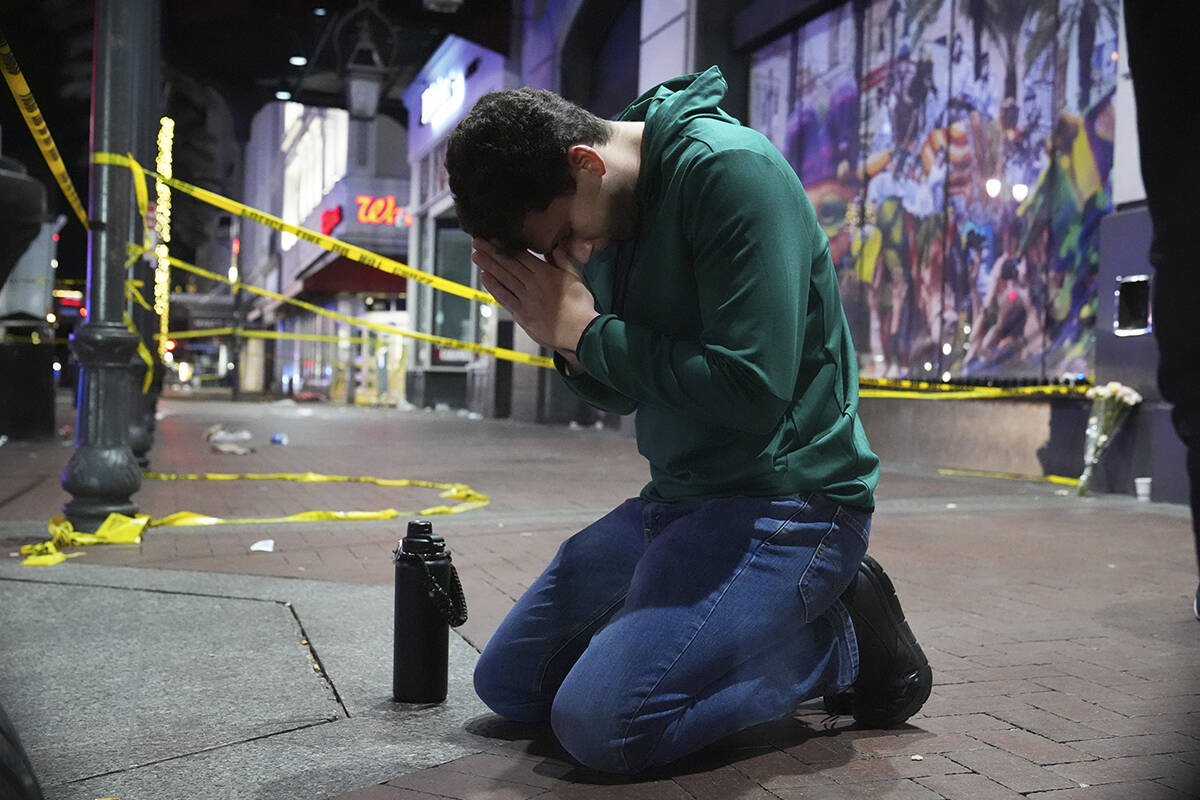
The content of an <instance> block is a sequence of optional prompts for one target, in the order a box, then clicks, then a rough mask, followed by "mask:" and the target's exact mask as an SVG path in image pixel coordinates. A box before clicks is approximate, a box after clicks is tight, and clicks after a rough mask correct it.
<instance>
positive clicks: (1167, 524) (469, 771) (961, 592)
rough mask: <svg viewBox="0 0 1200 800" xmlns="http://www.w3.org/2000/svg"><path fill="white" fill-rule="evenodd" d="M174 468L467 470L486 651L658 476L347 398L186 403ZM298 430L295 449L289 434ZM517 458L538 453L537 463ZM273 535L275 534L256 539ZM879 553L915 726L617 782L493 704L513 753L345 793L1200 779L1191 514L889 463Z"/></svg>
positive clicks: (895, 788)
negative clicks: (921, 663) (915, 660)
mask: <svg viewBox="0 0 1200 800" xmlns="http://www.w3.org/2000/svg"><path fill="white" fill-rule="evenodd" d="M163 409H164V411H165V412H166V413H167V416H165V417H164V419H162V420H161V421H160V423H159V434H158V444H157V445H156V448H155V450H153V451H152V453H151V458H152V464H151V468H152V469H154V470H157V471H171V472H202V471H220V472H251V471H253V472H273V471H304V470H313V471H318V472H326V473H339V474H351V475H363V474H366V475H376V476H380V477H408V478H422V479H427V480H437V481H460V482H465V483H467V484H469V485H471V486H472V487H473V488H475V489H477V490H479V491H482V492H485V493H487V494H490V495H491V496H492V498H493V502H492V504H491V505H490V506H488V507H487V508H485V509H481V510H478V511H472V512H468V513H466V514H462V515H458V516H453V517H439V518H434V521H435V527H436V529H437V530H438V531H439V532H441V533H442V534H443V535H445V536H446V537H447V539H448V540H449V542H450V545H451V547H452V549H453V550H454V559H455V563H456V564H457V565H458V566H459V570H460V573H461V574H462V577H463V582H464V585H465V587H466V591H467V594H468V598H469V600H470V603H471V620H470V621H469V622H468V623H467V625H465V626H464V627H463V628H461V629H460V631H461V632H462V633H463V634H464V635H465V637H466V638H467V639H468V641H470V642H471V643H472V644H473V645H475V646H476V648H479V647H481V646H482V645H483V643H484V642H486V640H487V637H488V636H489V635H490V634H491V631H492V630H494V628H495V626H496V624H497V623H498V622H499V620H500V619H501V618H502V616H503V614H504V613H505V611H507V609H508V608H509V607H510V606H511V604H512V602H513V601H514V599H515V598H516V597H517V596H518V595H519V594H520V592H521V591H522V590H523V589H524V588H525V587H526V586H528V584H529V582H530V581H531V580H532V579H533V578H534V577H535V576H536V575H537V573H538V572H539V571H540V569H541V568H542V567H543V566H544V565H545V563H546V562H547V561H548V560H549V558H550V556H551V555H552V554H553V552H554V550H555V549H556V548H557V546H558V543H559V542H560V541H561V540H562V539H563V537H564V536H566V535H568V534H569V533H571V532H573V531H574V530H576V529H578V528H579V527H581V526H582V525H584V524H586V523H587V522H589V521H591V520H592V519H593V518H595V517H596V516H598V515H599V514H602V513H604V512H605V511H607V510H608V509H609V508H610V507H612V506H613V505H615V504H616V503H617V502H619V500H620V499H622V498H623V497H625V496H628V495H630V494H633V493H636V491H637V490H638V488H640V485H641V483H642V481H643V480H644V476H645V467H644V465H643V463H642V461H641V459H640V458H639V457H638V456H637V454H636V451H635V448H634V445H633V442H632V441H631V440H629V439H627V438H624V437H622V436H620V435H618V434H615V433H613V432H608V431H592V430H582V431H570V430H567V429H565V428H549V427H545V426H528V425H519V424H512V423H505V422H493V421H475V420H469V419H466V418H463V417H458V416H455V415H453V414H438V413H422V412H419V411H417V412H399V411H395V410H380V409H346V408H339V407H331V406H319V407H308V406H268V405H262V404H241V405H234V404H230V403H220V402H181V401H173V402H170V403H164V404H163ZM218 422H221V423H227V424H230V425H233V426H238V427H241V426H244V427H246V428H247V429H249V430H251V431H252V432H253V433H254V439H253V441H252V444H255V445H257V446H258V452H256V453H254V454H253V455H250V456H244V457H237V456H223V455H218V454H215V453H210V452H208V451H207V449H206V447H205V446H204V445H203V443H202V442H201V440H200V436H201V433H202V431H203V430H204V429H205V428H206V427H208V426H209V425H211V424H214V423H218ZM274 432H286V433H288V435H289V438H290V441H291V444H290V445H289V446H287V447H271V446H269V445H266V444H265V442H266V441H267V440H268V438H269V436H270V434H271V433H274ZM69 454H70V448H69V447H63V446H59V445H58V444H56V443H49V444H47V443H39V444H37V445H29V444H25V443H20V442H10V443H9V444H8V445H6V446H4V447H3V448H0V481H2V483H0V486H3V487H4V488H3V489H0V538H3V539H6V540H9V541H7V542H5V544H6V545H8V547H6V550H8V549H11V545H12V544H13V543H15V542H16V541H20V540H27V539H29V538H33V537H37V536H40V535H42V534H43V533H44V530H45V527H44V526H45V519H46V517H48V516H49V515H50V514H52V513H54V512H55V511H56V510H57V508H58V507H59V506H60V505H61V503H62V502H63V501H64V500H65V499H67V498H66V495H65V494H64V493H63V492H62V490H61V489H60V488H59V487H58V482H57V481H58V477H57V476H58V473H59V472H60V471H61V469H62V466H63V464H65V462H66V459H67V457H68V456H69ZM514 467H515V468H514ZM135 501H136V502H138V503H139V505H140V506H141V508H142V510H143V511H145V512H147V513H150V514H151V515H153V516H159V517H160V516H163V515H165V514H167V513H171V512H173V511H178V510H183V509H187V510H192V511H199V512H203V513H207V514H215V515H220V516H232V517H241V516H245V517H259V516H265V515H270V514H284V513H294V512H296V511H300V510H306V509H313V508H330V509H348V508H355V509H367V508H385V507H389V506H391V507H396V508H401V509H414V508H419V507H422V506H426V505H432V504H434V503H435V502H440V501H438V500H437V499H436V497H435V493H433V492H431V491H429V490H419V489H382V488H378V487H369V486H345V485H331V484H276V483H265V482H264V483H257V482H238V483H191V482H189V483H179V482H161V481H147V482H146V483H145V484H144V486H143V489H142V491H141V492H139V493H138V495H136V496H135ZM402 526H403V520H402V519H401V520H392V521H383V522H364V523H329V524H308V525H262V524H256V525H246V526H220V527H214V528H164V529H157V530H155V531H153V532H151V533H150V534H148V535H147V536H146V537H145V538H144V540H143V543H142V544H141V545H140V546H138V545H131V546H109V547H101V548H91V549H89V550H88V551H87V555H85V556H84V558H86V559H87V560H88V561H89V562H91V563H108V564H125V565H137V566H150V567H161V568H170V569H188V570H202V571H203V570H209V571H217V572H233V573H243V574H259V575H278V576H285V577H306V578H316V579H325V580H334V581H348V582H365V583H378V584H384V585H386V584H388V583H389V582H390V581H391V578H392V570H391V561H390V550H391V548H392V547H393V546H394V543H395V540H396V538H397V536H398V535H400V534H401V531H402ZM264 538H272V539H274V540H275V545H276V548H275V551H274V552H272V553H250V552H249V549H248V548H249V545H250V544H251V543H252V542H254V541H257V540H260V539H264ZM871 552H872V553H873V554H875V555H876V556H877V557H878V558H879V559H880V560H881V561H882V562H883V563H884V564H885V565H886V566H887V567H888V570H889V573H890V574H891V575H892V576H893V578H894V579H895V582H896V584H897V589H898V591H899V593H900V596H901V599H902V600H903V602H904V604H905V610H906V612H907V613H908V616H909V619H910V621H911V623H912V625H913V627H914V629H915V630H916V632H917V635H918V637H919V638H920V639H921V641H922V644H923V645H924V647H925V649H926V652H927V653H928V655H929V657H930V660H931V662H932V664H933V667H934V676H935V681H936V684H937V685H936V686H935V689H934V693H933V696H932V697H931V698H930V700H929V702H928V703H927V704H926V706H925V708H924V709H923V711H922V714H921V715H919V716H918V717H915V718H914V719H913V720H911V724H910V725H909V726H906V727H905V728H903V729H901V730H896V731H865V730H855V729H854V728H853V727H851V726H850V725H849V724H848V721H847V720H844V719H840V720H831V719H827V718H826V717H825V715H824V714H823V713H822V712H820V711H819V709H816V708H814V707H813V706H812V705H811V704H810V705H808V706H806V707H804V708H802V709H801V710H800V711H799V713H798V714H797V715H796V716H795V717H794V718H790V719H787V720H783V721H780V722H777V723H772V724H769V725H765V726H760V727H759V728H755V729H752V730H750V731H746V732H744V733H742V734H739V735H738V736H735V737H731V738H730V739H728V740H726V741H723V742H721V743H719V744H718V745H717V746H714V747H713V748H711V749H710V750H708V751H706V752H704V753H701V754H699V755H697V756H695V757H693V758H691V759H688V760H687V761H686V762H685V763H682V764H678V765H676V766H675V767H674V768H672V769H671V770H669V771H666V772H663V773H659V774H654V775H647V776H642V777H641V778H639V779H637V780H633V781H624V780H614V779H612V778H609V777H606V776H602V775H598V774H596V773H591V772H588V771H586V770H583V769H581V768H579V767H577V766H575V765H573V764H572V763H571V761H570V759H569V757H567V756H566V755H565V753H563V752H562V751H561V750H559V749H558V747H557V745H556V744H555V743H554V742H553V739H552V738H551V737H549V736H548V735H547V733H546V731H544V730H538V729H531V728H526V727H521V726H515V725H511V724H508V723H504V722H503V721H501V720H499V719H498V718H492V719H488V720H485V721H483V722H481V723H480V724H479V726H478V730H474V731H473V732H474V733H478V734H482V735H484V736H487V737H488V738H489V739H491V740H492V741H494V742H495V746H494V747H491V748H489V749H488V750H487V751H485V752H481V753H479V754H476V755H472V756H468V757H465V758H461V759H458V760H456V761H451V762H449V763H446V764H443V765H441V766H438V767H434V768H431V769H427V770H423V771H420V772H416V773H411V774H408V775H402V776H398V777H397V778H395V779H393V780H391V781H389V782H388V783H386V784H383V785H380V786H373V787H367V788H364V789H362V790H360V791H358V792H354V793H351V794H349V795H343V796H342V797H343V798H361V799H363V800H366V799H368V798H379V799H380V800H383V799H385V798H392V799H394V800H402V799H403V800H427V799H428V798H459V799H460V800H467V798H514V799H520V798H532V797H538V798H543V800H550V799H551V798H559V797H564V798H565V797H570V798H630V799H631V800H632V799H634V798H655V800H657V799H658V798H664V799H666V800H671V798H696V799H697V800H699V799H701V798H714V800H715V799H716V798H722V799H724V798H746V799H747V800H750V799H753V798H762V799H763V800H770V798H781V800H796V799H798V798H828V799H829V800H838V799H839V798H868V797H869V798H904V799H907V798H914V799H924V798H928V799H929V800H936V799H937V798H971V799H972V800H974V799H976V798H978V799H980V800H988V798H1015V797H1032V798H1047V799H1057V798H1062V799H1063V800H1073V798H1076V797H1082V798H1086V799H1087V800H1093V799H1094V800H1103V798H1122V799H1124V798H1130V799H1131V800H1155V799H1156V798H1163V799H1164V800H1166V799H1167V798H1173V799H1176V800H1181V799H1183V798H1196V797H1200V781H1197V776H1198V775H1200V659H1197V656H1196V654H1197V652H1198V647H1200V624H1198V623H1197V622H1196V621H1195V620H1194V619H1193V618H1192V617H1191V613H1190V597H1191V594H1192V592H1193V591H1194V588H1195V585H1196V568H1195V560H1194V557H1193V553H1192V551H1191V536H1190V530H1189V525H1188V519H1187V515H1186V509H1182V508H1180V507H1173V506H1163V505H1159V504H1154V505H1147V504H1138V503H1136V502H1135V501H1133V500H1131V499H1129V498H1124V497H1100V498H1088V499H1083V500H1081V499H1078V498H1075V497H1072V496H1062V495H1061V494H1059V493H1056V492H1055V490H1054V489H1053V488H1050V487H1048V486H1045V485H1040V484H1033V483H1020V482H1009V481H983V480H977V479H965V478H946V477H942V476H940V475H938V474H937V473H936V472H934V471H931V470H928V469H922V468H916V467H900V466H897V465H888V468H886V469H885V473H884V478H883V481H882V483H881V488H880V492H879V510H878V513H877V515H876V519H875V523H874V528H873V531H872V545H871Z"/></svg>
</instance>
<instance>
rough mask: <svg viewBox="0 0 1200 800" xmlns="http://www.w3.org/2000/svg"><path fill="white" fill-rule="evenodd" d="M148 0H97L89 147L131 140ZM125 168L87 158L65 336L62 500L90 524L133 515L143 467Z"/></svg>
mask: <svg viewBox="0 0 1200 800" xmlns="http://www.w3.org/2000/svg"><path fill="white" fill-rule="evenodd" d="M153 2H154V0H96V30H95V71H94V73H93V77H92V142H91V145H92V146H91V150H92V152H96V153H99V152H108V153H128V152H131V151H132V150H133V149H134V135H133V125H132V122H133V120H134V118H135V112H137V111H139V110H140V109H139V108H138V107H137V104H136V100H135V98H134V97H133V87H134V72H135V70H136V69H140V68H141V66H142V65H141V59H142V58H143V57H144V56H145V53H144V52H143V47H144V46H143V44H142V42H143V41H144V38H143V37H142V36H141V33H140V32H141V31H142V29H143V27H144V26H145V25H146V24H147V19H148V18H149V16H150V14H151V13H152V10H153V9H152V3H153ZM132 198H133V184H132V173H131V172H130V171H129V170H128V169H125V168H123V167H117V166H109V165H98V164H92V165H91V166H90V168H89V181H88V216H89V219H90V222H89V225H90V228H91V230H90V231H89V236H88V277H87V284H88V286H87V288H88V291H87V298H88V300H87V308H88V311H89V312H90V314H89V316H88V321H87V323H86V324H85V325H83V326H82V327H80V328H79V329H78V330H76V331H75V333H74V335H73V336H72V337H71V349H72V351H73V352H74V353H75V357H76V358H77V359H78V360H79V363H80V366H81V370H80V377H79V410H78V417H77V425H76V431H75V452H74V453H72V454H71V458H70V459H69V460H68V461H67V465H66V467H65V468H64V469H63V474H62V486H63V488H64V489H66V490H67V491H68V492H69V493H70V494H71V497H72V499H71V500H70V501H68V502H67V504H66V505H65V506H63V512H64V513H65V515H66V517H67V519H68V520H69V521H70V522H71V524H72V525H73V526H74V527H75V528H76V530H80V531H94V530H96V529H97V528H98V527H99V526H100V524H101V523H102V522H104V520H105V519H106V518H107V517H108V515H109V514H110V513H114V512H115V513H121V514H127V515H132V514H134V513H136V511H137V506H136V505H135V504H134V503H133V501H132V499H131V498H132V496H133V494H134V492H136V491H137V490H138V489H139V488H141V485H142V474H141V470H140V469H139V468H138V464H137V461H136V459H135V458H134V455H133V451H132V450H131V449H130V444H129V422H130V409H129V403H130V402H131V401H130V386H129V384H130V381H131V373H130V369H129V363H130V359H132V358H133V356H134V353H135V352H136V349H137V344H138V337H137V335H136V334H134V333H132V332H131V331H129V330H128V329H127V328H126V327H125V324H124V310H125V259H126V252H125V245H126V243H127V242H128V240H129V233H130V230H131V229H132V219H131V217H132V216H133V214H134V210H133V209H134V206H133V203H132Z"/></svg>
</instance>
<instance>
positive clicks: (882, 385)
mask: <svg viewBox="0 0 1200 800" xmlns="http://www.w3.org/2000/svg"><path fill="white" fill-rule="evenodd" d="M858 384H859V386H860V387H865V388H862V389H860V390H859V393H858V395H859V397H885V398H892V399H905V400H991V399H995V398H1001V397H1035V396H1036V397H1042V396H1046V395H1063V396H1071V395H1084V394H1086V393H1087V387H1086V386H1054V385H1044V386H1017V387H1012V388H1004V387H999V386H964V385H962V384H953V383H931V382H929V381H911V380H893V379H887V378H859V381H858Z"/></svg>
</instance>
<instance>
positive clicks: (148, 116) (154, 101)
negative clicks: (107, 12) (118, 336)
mask: <svg viewBox="0 0 1200 800" xmlns="http://www.w3.org/2000/svg"><path fill="white" fill-rule="evenodd" d="M145 3H146V14H145V16H144V17H143V18H142V19H140V20H139V21H138V24H137V26H136V27H135V28H134V29H133V30H131V31H129V36H130V41H131V42H132V43H133V47H134V51H135V53H136V56H137V58H138V60H139V64H140V66H141V68H140V69H135V70H133V71H132V75H131V80H132V87H131V94H132V96H133V102H134V104H135V113H134V135H133V155H134V158H136V159H137V160H138V162H139V163H141V164H142V165H143V166H145V167H153V165H154V160H155V156H156V155H157V152H158V145H157V140H158V118H159V116H160V114H159V103H160V100H159V94H160V84H159V79H160V72H159V63H160V60H161V48H160V42H159V38H160V35H159V31H160V28H159V24H160V23H159V13H160V12H159V0H145ZM130 223H131V225H130V234H129V235H130V241H132V242H141V241H142V240H143V237H144V230H143V229H144V227H145V224H146V223H145V220H143V219H142V218H141V217H140V216H139V215H138V214H134V215H133V216H132V217H131V219H130ZM156 264H157V261H156V259H155V257H154V255H153V254H150V255H149V256H148V257H143V258H140V259H138V260H137V261H136V262H135V263H134V264H133V266H132V268H131V269H130V276H129V277H131V278H133V279H134V280H137V281H141V284H142V286H141V290H140V291H141V293H142V296H143V297H144V298H145V299H146V300H147V301H148V302H150V303H153V302H154V269H155V266H156ZM126 307H127V308H128V310H129V313H130V315H131V316H132V318H133V321H134V324H135V325H136V326H137V329H138V333H139V334H140V335H141V339H142V344H143V345H144V346H145V348H146V351H147V352H149V353H150V354H151V356H153V363H152V364H151V365H149V366H147V364H146V362H145V361H144V360H143V359H142V357H141V356H140V355H138V354H136V353H135V354H134V356H133V358H132V359H131V360H130V362H129V364H130V376H131V380H130V404H129V413H130V418H129V446H130V448H131V449H132V450H133V455H134V457H136V458H137V463H138V466H139V467H141V468H142V469H145V468H146V467H148V466H149V465H150V459H149V457H148V456H147V453H149V451H150V448H151V447H152V446H153V444H154V422H155V420H154V413H155V408H156V406H157V399H158V394H157V386H156V384H157V382H156V381H153V380H152V382H151V384H150V388H149V390H148V391H142V387H143V386H144V385H145V377H146V371H147V370H151V371H153V370H155V369H156V368H157V367H158V349H157V343H156V339H155V335H156V334H157V332H158V318H157V317H156V316H155V314H154V313H153V312H151V311H147V310H146V309H145V308H143V307H142V306H141V305H140V304H139V303H137V302H135V301H133V300H132V299H130V300H128V301H127V303H126ZM151 378H152V379H153V374H152V375H151Z"/></svg>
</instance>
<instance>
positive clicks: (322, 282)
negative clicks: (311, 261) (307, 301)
mask: <svg viewBox="0 0 1200 800" xmlns="http://www.w3.org/2000/svg"><path fill="white" fill-rule="evenodd" d="M407 285H408V279H407V278H402V277H400V276H399V275H393V274H391V273H390V272H383V271H382V270H378V269H375V268H374V267H368V266H367V265H366V264H360V263H358V262H357V261H351V260H350V259H348V258H346V257H345V256H338V257H337V258H335V259H334V260H333V261H330V262H329V263H328V264H326V265H325V266H324V267H322V268H321V269H320V270H319V271H317V272H316V273H314V274H312V275H309V276H308V277H307V278H305V279H304V285H303V288H302V289H301V291H303V292H304V293H305V294H308V293H312V294H338V293H340V292H363V293H367V294H400V293H403V292H404V291H405V289H406V287H407Z"/></svg>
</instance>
